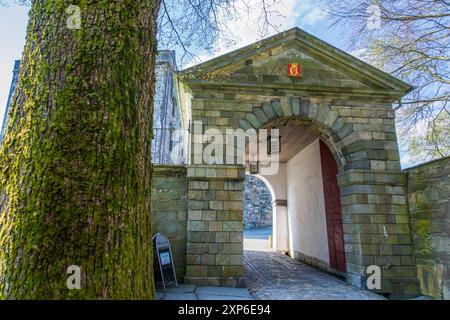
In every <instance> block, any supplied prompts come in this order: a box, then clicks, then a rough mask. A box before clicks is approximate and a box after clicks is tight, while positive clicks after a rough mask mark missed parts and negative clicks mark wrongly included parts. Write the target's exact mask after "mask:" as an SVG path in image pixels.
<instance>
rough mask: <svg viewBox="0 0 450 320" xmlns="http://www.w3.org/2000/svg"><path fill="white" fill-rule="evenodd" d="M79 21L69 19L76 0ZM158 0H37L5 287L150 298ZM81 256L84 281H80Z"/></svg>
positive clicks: (0, 225) (0, 255)
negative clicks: (71, 283)
mask: <svg viewBox="0 0 450 320" xmlns="http://www.w3.org/2000/svg"><path fill="white" fill-rule="evenodd" d="M71 4H75V5H78V6H79V7H80V8H81V17H82V21H81V22H82V25H81V29H80V30H73V29H70V28H68V27H67V20H68V18H69V16H70V14H68V13H66V9H67V8H68V6H69V5H71ZM158 8H159V0H139V1H138V0H116V1H110V0H98V1H90V0H88V1H63V0H34V1H33V2H32V7H31V11H30V20H29V26H28V31H27V42H26V46H25V51H24V54H23V59H22V64H21V72H20V80H19V85H18V90H17V91H18V92H17V93H16V95H15V98H14V99H13V102H12V105H11V113H10V114H11V118H10V121H9V126H8V129H7V132H6V136H5V139H4V141H3V144H2V146H1V149H0V170H1V182H0V183H1V184H0V190H3V192H2V194H1V197H0V208H1V214H0V298H4V299H67V298H69V299H70V298H81V299H119V298H120V299H151V298H153V297H154V282H153V269H152V243H151V237H152V228H151V216H150V192H151V164H150V163H151V159H150V157H151V139H152V127H151V124H152V110H153V109H152V108H153V91H154V82H155V80H154V64H155V54H156V50H157V48H156V18H157V12H158ZM71 265H77V266H80V267H81V279H82V280H81V289H80V290H76V289H75V290H69V289H68V287H67V286H66V280H67V278H68V277H69V276H70V274H67V269H68V267H69V266H71Z"/></svg>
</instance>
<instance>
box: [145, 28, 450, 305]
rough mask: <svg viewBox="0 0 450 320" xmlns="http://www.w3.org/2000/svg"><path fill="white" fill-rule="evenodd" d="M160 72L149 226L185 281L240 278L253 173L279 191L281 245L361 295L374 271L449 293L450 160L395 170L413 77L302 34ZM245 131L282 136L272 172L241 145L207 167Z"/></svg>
mask: <svg viewBox="0 0 450 320" xmlns="http://www.w3.org/2000/svg"><path fill="white" fill-rule="evenodd" d="M157 76H158V83H157V96H156V97H155V123H154V127H155V132H156V134H155V141H154V149H153V153H154V159H157V161H156V164H154V166H153V168H154V170H153V198H152V204H153V213H152V214H153V226H154V232H164V233H166V234H167V235H168V236H169V238H170V240H171V241H172V245H173V253H174V260H175V265H176V269H177V275H178V278H179V279H181V280H183V281H184V282H186V283H194V284H203V285H216V286H242V285H244V282H245V279H244V267H243V198H244V195H243V185H244V178H245V174H246V172H247V173H248V172H249V171H252V173H253V174H255V175H257V176H258V177H259V178H260V179H262V180H264V181H265V182H266V183H267V185H268V186H269V189H270V191H271V196H272V200H273V212H272V215H273V247H274V248H275V249H276V250H278V251H280V252H286V253H288V254H289V255H290V256H291V257H292V258H293V259H298V260H301V261H304V262H305V263H307V264H310V265H313V266H315V267H317V268H321V269H323V270H326V271H327V272H332V273H336V274H339V275H341V276H344V277H345V279H346V281H347V282H348V283H349V284H351V285H353V286H356V287H359V288H363V289H366V280H367V278H368V276H369V274H368V273H367V268H368V267H369V266H371V265H377V266H379V267H380V268H381V271H382V277H381V279H382V283H381V289H379V290H377V292H379V293H382V294H385V295H388V296H392V297H395V296H407V295H414V294H420V293H422V294H427V295H430V296H433V297H436V298H447V299H448V298H449V297H450V294H449V288H450V269H449V261H450V244H449V235H448V230H449V225H450V224H449V220H450V218H449V204H448V198H449V194H450V192H449V185H450V184H449V179H450V161H449V159H448V158H446V159H442V160H439V161H437V162H433V163H431V164H427V165H425V166H422V167H419V168H412V169H410V170H408V171H402V170H401V168H400V161H399V160H400V159H399V151H398V142H397V136H396V130H395V112H394V110H393V108H392V104H393V103H394V102H397V101H400V100H401V99H402V97H403V96H404V95H405V94H407V93H408V92H410V91H411V90H412V89H413V88H412V87H411V86H410V85H408V84H406V83H404V82H402V81H400V80H398V79H396V78H394V77H392V76H391V75H389V74H386V73H384V72H382V71H380V70H378V69H376V68H374V67H372V66H370V65H368V64H366V63H364V62H362V61H360V60H358V59H356V58H354V57H352V56H350V55H348V54H346V53H345V52H343V51H340V50H338V49H336V48H334V47H332V46H330V45H329V44H327V43H324V42H322V41H320V40H319V39H317V38H315V37H313V36H311V35H310V34H307V33H305V32H303V31H302V30H300V29H297V28H295V29H292V30H289V31H286V32H283V33H281V34H278V35H276V36H273V37H271V38H268V39H266V40H263V41H260V42H257V43H255V44H252V45H250V46H247V47H244V48H242V49H239V50H237V51H234V52H231V53H228V54H226V55H223V56H221V57H218V58H215V59H212V60H210V61H208V62H205V63H202V64H199V65H197V66H194V67H192V68H189V69H187V70H183V71H179V72H178V71H177V70H176V68H175V63H174V59H173V56H172V55H171V53H170V52H167V51H165V52H162V53H161V54H160V57H159V59H158V65H157ZM199 124H200V125H199ZM238 129H242V131H247V132H248V131H249V130H254V131H255V132H258V133H259V132H262V131H263V130H262V129H268V130H269V132H272V130H273V129H278V130H279V133H280V137H281V138H280V139H279V141H278V143H279V144H280V150H279V151H278V157H277V163H276V166H277V168H278V169H277V170H276V171H275V172H271V173H270V174H266V173H264V172H263V171H264V170H262V167H263V164H262V163H258V162H256V167H255V162H254V161H253V160H252V154H250V149H249V148H248V147H244V148H242V146H241V147H239V145H238V146H237V148H235V149H234V151H235V153H234V155H233V156H232V157H229V156H224V158H223V159H224V160H226V161H224V164H218V163H212V164H208V163H207V162H205V161H204V160H205V159H204V158H203V155H204V152H205V150H206V149H208V150H210V149H211V144H213V147H214V148H220V147H223V148H226V145H228V143H229V142H230V141H229V140H230V139H227V138H225V140H223V141H220V139H219V140H216V139H215V138H217V136H218V135H219V134H226V133H227V130H233V131H235V130H238ZM158 130H159V131H158ZM173 132H177V135H175V136H176V137H177V138H176V139H173V137H174V135H173ZM180 132H184V133H185V134H184V135H183V134H182V135H181V136H183V137H185V138H182V139H180V134H179V133H180ZM206 132H215V133H214V134H213V135H212V137H211V139H208V137H207V138H206V139H205V137H204V135H202V133H206ZM214 136H215V138H214ZM265 138H267V137H265ZM267 139H268V140H267V141H269V140H271V138H267ZM212 141H214V142H212ZM155 146H156V147H155ZM215 150H218V149H215ZM239 153H241V154H245V155H246V161H245V162H244V163H241V162H240V161H239V157H238V155H239ZM214 155H215V156H216V155H217V154H214ZM255 168H256V170H255Z"/></svg>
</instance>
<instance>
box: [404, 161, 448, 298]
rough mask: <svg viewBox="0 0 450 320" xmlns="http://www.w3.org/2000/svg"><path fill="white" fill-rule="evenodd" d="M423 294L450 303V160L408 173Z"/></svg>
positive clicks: (407, 171)
mask: <svg viewBox="0 0 450 320" xmlns="http://www.w3.org/2000/svg"><path fill="white" fill-rule="evenodd" d="M406 173H407V175H408V203H409V214H410V219H411V220H410V221H411V229H412V234H413V240H414V250H415V256H416V261H417V273H418V277H419V281H420V288H421V291H422V294H424V295H428V296H432V297H434V298H436V299H447V300H448V299H450V202H449V198H450V157H447V158H444V159H440V160H437V161H433V162H429V163H425V164H422V165H419V166H417V167H414V168H410V169H407V170H406Z"/></svg>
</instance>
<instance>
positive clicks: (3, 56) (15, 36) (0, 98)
mask: <svg viewBox="0 0 450 320" xmlns="http://www.w3.org/2000/svg"><path fill="white" fill-rule="evenodd" d="M11 2H12V1H11ZM278 10H279V12H281V16H279V17H275V18H274V21H275V24H277V25H279V28H278V30H279V31H282V30H286V29H290V28H292V27H300V28H302V29H303V30H305V31H307V32H309V33H311V34H312V35H314V36H316V37H318V38H320V39H322V40H324V41H326V42H328V43H330V44H331V45H333V46H335V47H337V48H339V49H342V50H345V51H348V50H346V49H347V44H346V42H345V36H344V34H345V30H342V29H340V28H336V27H333V28H329V26H330V24H331V21H330V20H329V19H328V17H327V16H326V15H325V14H324V13H323V11H322V10H320V9H319V7H318V6H317V0H302V1H299V0H284V4H283V6H281V7H279V8H278ZM250 19H251V17H250ZM27 20H28V8H27V7H24V6H18V5H16V4H10V6H8V7H0V30H1V32H0V44H2V45H1V48H0V124H1V123H2V121H3V115H4V110H5V107H6V101H7V99H8V93H9V88H10V85H11V78H12V69H13V65H14V60H16V59H20V57H21V54H22V51H23V47H24V45H25V32H26V25H27ZM233 28H234V29H235V31H236V34H238V36H239V37H240V41H239V42H238V43H237V44H236V46H234V47H229V48H226V49H223V50H221V51H219V52H218V53H216V55H217V54H222V53H225V52H227V51H230V50H233V49H236V48H238V47H242V46H244V45H247V44H250V43H252V42H254V41H257V40H259V39H258V30H257V27H256V26H254V25H253V24H251V23H249V25H248V26H247V27H246V28H244V30H245V32H242V30H243V28H242V25H241V24H236V25H235V26H233V25H231V29H233ZM272 33H275V31H273V32H272ZM201 57H202V58H203V60H206V59H208V58H210V57H211V56H209V55H208V54H206V53H205V54H203V55H201ZM402 153H403V152H402ZM402 158H403V159H406V157H402ZM403 166H404V167H406V166H409V164H406V163H403Z"/></svg>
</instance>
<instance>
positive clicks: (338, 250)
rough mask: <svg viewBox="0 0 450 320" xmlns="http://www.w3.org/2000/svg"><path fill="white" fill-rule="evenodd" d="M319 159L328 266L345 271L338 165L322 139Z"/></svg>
mask: <svg viewBox="0 0 450 320" xmlns="http://www.w3.org/2000/svg"><path fill="white" fill-rule="evenodd" d="M320 159H321V164H322V179H323V191H324V197H325V213H326V220H327V234H328V250H329V252H330V266H331V268H332V269H335V270H337V271H340V272H345V270H346V267H345V248H344V246H345V245H344V232H343V229H342V208H341V194H340V191H339V185H338V182H337V174H338V167H337V164H336V160H335V159H334V157H333V154H332V153H331V151H330V149H329V148H328V146H327V145H326V144H325V143H324V142H323V141H322V140H321V141H320Z"/></svg>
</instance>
